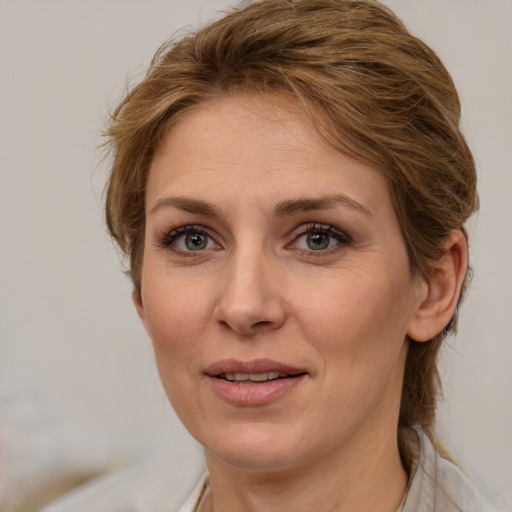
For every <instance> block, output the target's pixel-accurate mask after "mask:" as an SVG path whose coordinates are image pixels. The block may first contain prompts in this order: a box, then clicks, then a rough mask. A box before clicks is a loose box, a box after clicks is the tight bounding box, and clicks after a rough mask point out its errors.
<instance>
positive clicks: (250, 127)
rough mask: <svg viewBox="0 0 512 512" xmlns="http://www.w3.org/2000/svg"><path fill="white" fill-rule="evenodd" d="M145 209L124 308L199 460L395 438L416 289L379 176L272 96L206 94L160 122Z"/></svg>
mask: <svg viewBox="0 0 512 512" xmlns="http://www.w3.org/2000/svg"><path fill="white" fill-rule="evenodd" d="M146 208H147V218H146V220H147V227H146V238H145V248H144V264H143V269H142V289H141V294H140V296H139V295H138V294H137V293H135V294H134V298H135V303H136V306H137V309H138V311H139V314H140V315H141V318H142V320H143V322H144V325H145V327H146V329H147V331H148V333H149V335H150V337H151V339H152V341H153V345H154V350H155V355H156V362H157V366H158V370H159V373H160V377H161V379H162V382H163V385H164V388H165V390H166V392H167V395H168V397H169V399H170V401H171V403H172V405H173V406H174V408H175V410H176V412H177V414H178V415H179V417H180V418H181V420H182V421H183V423H184V424H185V426H186V427H187V429H188V430H189V431H190V432H191V433H192V435H193V436H194V437H196V439H197V440H198V441H199V442H200V443H201V444H202V445H203V446H204V447H205V448H206V453H207V457H208V458H209V460H217V461H224V462H227V463H229V464H230V465H232V466H235V467H238V468H249V469H258V470H262V469H267V470H268V469H273V470H278V469H284V468H289V467H294V466H299V465H301V464H303V463H306V464H308V465H311V464H312V463H314V461H315V460H320V459H321V458H322V457H323V456H332V455H333V454H334V453H336V452H338V451H339V453H342V452H343V451H345V453H346V451H347V450H351V449H352V448H353V447H355V445H356V444H357V443H358V442H359V443H360V441H361V439H366V440H368V439H369V436H374V437H375V436H376V435H377V436H378V435H381V433H382V435H387V436H391V438H396V423H397V418H398V410H399V403H400V393H401V383H402V376H403V369H404V364H405V355H406V351H407V344H406V341H405V339H406V335H407V333H408V330H409V329H410V327H411V325H412V324H413V323H414V321H415V312H416V310H417V309H418V307H419V305H420V304H421V302H422V300H423V299H424V291H425V285H424V282H423V281H420V280H419V279H416V278H413V277H411V273H410V270H409V265H408V259H407V253H406V248H405V245H404V241H403V239H402V235H401V231H400V227H399V225H398V222H397V218H396V216H395V213H394V210H393V207H392V203H391V200H390V195H389V193H388V190H387V187H386V182H385V180H384V178H383V176H382V175H381V174H380V173H379V172H377V171H376V170H374V169H372V168H371V167H368V166H367V165H364V164H362V163H360V162H358V161H356V160H353V159H352V158H349V157H347V156H345V155H343V154H341V153H339V152H337V151H336V150H334V149H333V148H332V147H331V146H329V145H328V144H327V143H325V142H324V141H323V139H321V138H320V137H319V135H318V134H317V133H316V131H315V130H314V129H313V127H312V125H311V123H310V122H309V120H308V118H307V116H306V115H305V114H304V113H303V112H302V111H301V110H300V109H299V107H297V106H296V105H295V104H294V103H293V102H291V101H290V100H288V99H286V98H283V97H272V96H268V97H266V96H263V97H231V98H222V99H218V100H215V101H212V102H210V103H208V104H205V105H203V106H201V107H199V108H198V109H197V110H195V111H192V112H189V113H187V114H186V115H185V116H184V118H183V119H182V120H181V121H180V122H179V124H178V125H177V126H176V127H174V128H173V129H172V130H171V132H170V133H169V135H168V136H167V138H166V139H165V141H164V143H163V145H162V147H161V149H160V150H159V151H158V153H157V154H156V156H155V158H154V161H153V163H152V165H151V169H150V174H149V179H148V184H147V193H146ZM358 440H359V441H358Z"/></svg>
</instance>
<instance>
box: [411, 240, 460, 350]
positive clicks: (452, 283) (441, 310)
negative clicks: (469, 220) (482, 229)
mask: <svg viewBox="0 0 512 512" xmlns="http://www.w3.org/2000/svg"><path fill="white" fill-rule="evenodd" d="M467 268H468V246H467V241H466V237H465V236H464V234H463V233H462V232H461V231H459V230H455V231H452V232H451V233H450V234H449V235H448V236H447V237H446V240H445V243H444V255H443V257H442V258H441V259H440V260H439V261H438V262H436V263H435V264H434V265H433V267H432V273H431V275H430V277H429V279H428V281H427V282H426V285H427V288H426V293H425V294H424V297H423V299H422V300H421V301H420V303H419V305H418V309H417V310H416V311H415V314H414V317H413V319H412V321H411V324H410V326H409V329H408V331H407V335H408V336H409V337H410V338H411V339H413V340H415V341H429V340H431V339H432V338H434V337H435V336H436V335H437V334H439V333H440V332H441V331H442V330H443V329H444V328H445V327H446V325H447V324H448V322H449V321H450V319H451V318H452V316H453V314H454V312H455V308H456V307H457V303H458V300H459V295H460V291H461V288H462V285H463V283H464V279H465V277H466V272H467Z"/></svg>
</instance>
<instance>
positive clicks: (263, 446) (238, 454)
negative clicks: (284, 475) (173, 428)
mask: <svg viewBox="0 0 512 512" xmlns="http://www.w3.org/2000/svg"><path fill="white" fill-rule="evenodd" d="M235 428H236V430H237V432H233V430H234V429H229V430H231V432H229V431H228V432H226V435H225V436H222V437H220V436H219V437H216V438H215V440H214V442H211V443H210V442H208V440H205V439H202V440H200V442H201V444H203V446H205V453H206V457H207V460H208V462H210V461H212V459H219V460H221V461H222V462H223V463H225V464H228V465H230V466H233V467H235V468H238V469H243V470H247V471H256V472H258V471H261V472H265V473H269V472H275V471H280V470H285V469H287V468H290V467H292V466H294V465H296V464H297V457H298V456H300V450H299V446H300V443H298V442H294V440H293V434H290V432H289V431H288V429H287V430H286V431H285V432H276V429H275V428H268V429H262V428H261V425H258V426H257V427H256V428H251V427H249V426H247V425H246V426H238V427H235Z"/></svg>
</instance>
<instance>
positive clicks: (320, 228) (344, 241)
mask: <svg viewBox="0 0 512 512" xmlns="http://www.w3.org/2000/svg"><path fill="white" fill-rule="evenodd" d="M312 233H319V234H322V235H327V236H329V237H331V238H334V239H335V240H336V241H337V242H338V243H337V244H336V245H335V246H333V247H329V248H326V249H320V250H316V251H315V250H314V249H309V250H308V249H299V248H297V249H296V250H297V251H299V252H300V253H302V254H303V255H305V256H309V257H315V256H323V255H326V254H330V253H332V252H336V251H339V250H340V249H342V248H343V247H344V246H347V245H350V244H351V243H352V239H351V238H350V236H348V235H347V234H346V233H344V232H343V231H340V230H339V229H337V228H335V227H334V226H331V225H330V224H320V223H317V222H313V223H310V224H305V225H303V226H301V227H300V228H299V230H298V232H297V233H296V235H295V237H294V239H293V240H292V242H290V244H288V246H289V245H291V244H296V243H297V241H298V240H300V239H301V238H302V237H305V236H307V235H310V234H312Z"/></svg>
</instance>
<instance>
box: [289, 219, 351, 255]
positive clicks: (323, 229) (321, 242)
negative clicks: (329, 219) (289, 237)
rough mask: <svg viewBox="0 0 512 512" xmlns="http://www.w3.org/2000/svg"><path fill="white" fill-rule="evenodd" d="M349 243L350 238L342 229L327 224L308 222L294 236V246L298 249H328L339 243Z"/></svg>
mask: <svg viewBox="0 0 512 512" xmlns="http://www.w3.org/2000/svg"><path fill="white" fill-rule="evenodd" d="M348 243H350V238H349V237H348V236H347V235H345V234H344V233H343V232H342V231H339V230H338V229H336V228H335V227H333V226H330V225H327V224H308V225H306V226H303V227H302V228H301V230H300V233H299V234H298V236H297V237H296V238H295V240H294V242H293V245H294V248H296V249H299V250H300V251H315V252H318V251H328V250H329V249H333V248H335V247H337V246H339V245H341V244H343V245H346V244H348Z"/></svg>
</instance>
